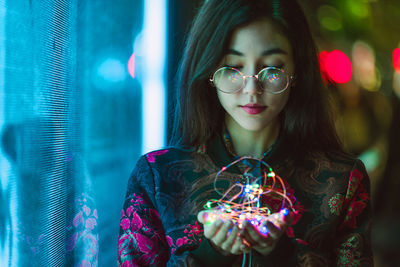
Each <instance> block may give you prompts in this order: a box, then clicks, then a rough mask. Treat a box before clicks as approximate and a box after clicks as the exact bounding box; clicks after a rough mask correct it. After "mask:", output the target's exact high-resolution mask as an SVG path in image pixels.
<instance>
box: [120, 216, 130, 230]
mask: <svg viewBox="0 0 400 267" xmlns="http://www.w3.org/2000/svg"><path fill="white" fill-rule="evenodd" d="M120 225H121V227H122V229H123V230H124V231H126V230H128V229H129V227H130V222H129V219H127V218H124V219H122V220H121V223H120Z"/></svg>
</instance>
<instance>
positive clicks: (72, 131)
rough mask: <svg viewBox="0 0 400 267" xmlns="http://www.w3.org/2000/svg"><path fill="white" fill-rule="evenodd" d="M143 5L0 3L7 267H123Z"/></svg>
mask: <svg viewBox="0 0 400 267" xmlns="http://www.w3.org/2000/svg"><path fill="white" fill-rule="evenodd" d="M142 9H143V4H142V2H141V1H137V0H118V1H77V0H68V1H66V0H65V1H61V0H41V1H32V0H30V1H26V0H25V1H23V0H0V178H1V179H0V181H1V183H0V266H98V265H100V266H115V265H116V248H117V236H118V231H119V218H120V209H121V207H122V202H123V198H124V194H125V189H126V184H127V180H128V178H129V174H130V172H131V170H132V169H133V167H134V164H135V162H136V160H137V158H138V156H139V153H140V147H141V146H140V141H141V136H140V134H141V129H140V127H141V109H140V101H141V88H140V84H139V83H137V81H136V80H135V79H133V78H132V77H131V76H130V75H129V73H128V69H127V67H126V66H127V63H128V60H129V58H130V56H131V54H132V52H133V41H134V39H135V37H136V34H137V33H138V32H139V31H140V28H141V25H140V23H141V22H142V13H143V10H142Z"/></svg>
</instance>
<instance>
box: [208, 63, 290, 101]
mask: <svg viewBox="0 0 400 267" xmlns="http://www.w3.org/2000/svg"><path fill="white" fill-rule="evenodd" d="M224 68H227V69H232V70H235V71H237V72H239V74H240V75H241V76H242V77H243V85H242V87H241V88H239V89H237V90H236V91H233V92H225V91H222V90H221V89H219V88H218V87H217V86H216V85H215V83H214V76H215V73H217V71H219V70H221V69H224ZM266 69H275V70H280V71H282V72H283V73H285V74H286V76H287V78H288V82H287V84H286V87H285V88H284V89H282V90H280V91H278V92H271V91H268V90H266V89H264V88H263V87H262V86H261V85H260V82H259V80H258V76H259V75H260V73H261V72H263V71H264V70H266ZM246 78H256V79H257V83H258V85H259V87H260V88H261V89H262V90H263V91H266V92H268V93H270V94H274V95H277V94H280V93H283V92H284V91H285V90H286V89H287V88H288V87H289V85H290V84H291V83H292V82H293V81H294V79H295V76H294V75H290V76H289V75H288V74H287V73H286V72H285V70H284V69H281V68H277V67H266V68H263V69H262V70H260V71H259V72H258V73H257V74H255V75H244V74H243V72H241V71H240V70H238V69H236V68H233V67H229V66H224V67H221V68H219V69H217V70H216V71H215V72H214V74H213V75H212V76H211V77H210V79H209V81H210V83H211V85H212V86H214V87H215V88H217V90H220V91H221V92H223V93H226V94H234V93H237V92H239V91H240V90H243V88H244V87H245V86H246Z"/></svg>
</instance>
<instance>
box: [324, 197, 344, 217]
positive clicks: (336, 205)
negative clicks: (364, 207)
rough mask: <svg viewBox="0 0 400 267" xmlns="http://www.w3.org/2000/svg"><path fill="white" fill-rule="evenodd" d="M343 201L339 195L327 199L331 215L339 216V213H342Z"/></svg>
mask: <svg viewBox="0 0 400 267" xmlns="http://www.w3.org/2000/svg"><path fill="white" fill-rule="evenodd" d="M343 201H344V196H343V195H341V194H336V195H334V196H333V197H331V198H330V199H329V202H328V204H329V207H330V210H331V214H334V215H340V212H341V211H342V206H343Z"/></svg>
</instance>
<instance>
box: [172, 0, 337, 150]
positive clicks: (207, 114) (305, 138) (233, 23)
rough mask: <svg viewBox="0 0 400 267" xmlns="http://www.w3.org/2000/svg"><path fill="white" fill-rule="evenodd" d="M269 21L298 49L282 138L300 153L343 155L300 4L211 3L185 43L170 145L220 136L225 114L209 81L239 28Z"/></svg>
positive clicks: (274, 0)
mask: <svg viewBox="0 0 400 267" xmlns="http://www.w3.org/2000/svg"><path fill="white" fill-rule="evenodd" d="M264 17H268V18H270V19H272V21H273V22H274V25H276V26H277V27H279V29H280V30H281V31H282V33H283V34H284V35H285V36H286V37H287V38H288V40H289V41H290V43H291V46H292V49H293V59H294V63H295V74H296V82H295V84H294V85H293V87H292V90H291V92H290V96H289V100H288V102H287V104H286V106H285V108H284V110H283V111H282V113H281V114H280V118H281V133H280V134H281V137H282V138H283V140H284V142H285V144H287V145H288V147H296V149H295V150H296V151H301V150H302V149H305V150H322V151H338V152H340V151H342V150H341V145H340V142H339V140H338V137H337V134H336V130H335V127H334V124H333V120H332V119H331V116H330V113H329V112H330V109H329V100H328V96H327V91H326V90H327V89H326V88H325V87H324V85H323V82H322V79H321V73H320V69H319V63H318V59H317V49H316V46H315V43H314V40H313V38H312V36H311V32H310V29H309V26H308V23H307V20H306V18H305V16H304V13H303V11H302V9H301V7H300V6H299V4H298V3H297V2H296V1H295V0H206V1H205V2H204V3H203V5H202V6H201V7H200V9H199V11H198V13H197V15H196V17H195V19H194V21H193V23H192V26H191V30H190V33H189V36H188V39H187V41H186V46H185V50H184V53H183V57H182V59H181V62H180V66H179V69H178V76H177V84H176V88H177V103H176V106H175V116H174V125H173V129H172V138H171V142H170V144H171V145H175V146H193V147H199V146H200V145H202V144H205V143H206V142H207V141H208V140H209V138H211V137H212V136H213V135H214V134H216V133H218V132H219V131H221V125H222V124H223V119H224V114H225V111H224V110H223V108H222V107H221V105H220V103H219V100H218V97H217V93H216V89H215V88H214V87H212V86H211V85H210V84H209V82H208V79H209V77H210V76H211V74H212V72H213V71H214V70H215V68H216V67H217V65H218V64H219V62H220V61H221V60H222V58H223V56H224V55H225V54H226V51H227V48H228V45H229V41H230V38H231V36H232V33H233V31H234V30H235V29H237V28H238V27H241V26H243V25H246V24H249V23H251V22H253V21H255V20H257V19H261V18H264Z"/></svg>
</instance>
